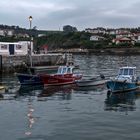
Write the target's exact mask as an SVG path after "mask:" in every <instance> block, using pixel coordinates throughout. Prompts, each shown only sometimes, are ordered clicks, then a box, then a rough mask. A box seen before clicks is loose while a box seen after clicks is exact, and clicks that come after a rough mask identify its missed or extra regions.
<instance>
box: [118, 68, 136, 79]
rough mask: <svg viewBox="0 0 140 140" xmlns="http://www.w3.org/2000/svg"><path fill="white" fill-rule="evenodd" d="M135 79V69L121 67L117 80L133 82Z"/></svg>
mask: <svg viewBox="0 0 140 140" xmlns="http://www.w3.org/2000/svg"><path fill="white" fill-rule="evenodd" d="M135 78H136V67H121V68H120V69H119V73H118V76H117V79H119V80H121V79H130V80H135Z"/></svg>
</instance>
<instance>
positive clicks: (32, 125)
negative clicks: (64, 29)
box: [0, 55, 140, 140]
mask: <svg viewBox="0 0 140 140" xmlns="http://www.w3.org/2000/svg"><path fill="white" fill-rule="evenodd" d="M74 60H75V63H76V64H77V65H79V67H80V71H81V72H82V73H83V74H84V75H85V76H86V77H94V76H95V75H99V74H104V75H105V77H111V76H114V75H115V74H117V71H118V68H119V67H120V66H136V67H137V74H138V75H140V63H139V62H140V56H109V55H105V56H103V55H102V56H96V55H75V56H74ZM1 82H2V83H3V84H4V85H6V86H7V87H8V90H7V91H6V93H5V94H4V96H3V98H1V99H0V140H112V139H113V140H139V139H140V133H139V129H140V121H139V118H140V98H139V97H140V96H139V95H140V93H138V92H137V93H136V92H130V93H126V94H121V95H120V94H119V95H112V96H110V97H107V89H106V87H105V86H98V87H92V88H78V87H76V86H75V85H69V86H63V87H62V86H61V87H53V88H45V89H44V88H43V87H41V86H40V87H39V86H38V87H29V86H28V87H20V86H19V84H18V80H17V79H16V77H15V76H3V77H2V79H1Z"/></svg>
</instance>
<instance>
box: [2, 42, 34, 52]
mask: <svg viewBox="0 0 140 140" xmlns="http://www.w3.org/2000/svg"><path fill="white" fill-rule="evenodd" d="M30 50H31V52H32V54H33V43H32V42H30V41H19V42H0V55H27V54H28V53H29V51H30Z"/></svg>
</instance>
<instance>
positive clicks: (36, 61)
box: [0, 53, 72, 73]
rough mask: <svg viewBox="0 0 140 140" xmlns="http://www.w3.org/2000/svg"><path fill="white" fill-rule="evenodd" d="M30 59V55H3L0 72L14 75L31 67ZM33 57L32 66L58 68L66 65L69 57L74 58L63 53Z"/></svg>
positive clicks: (0, 57) (0, 60)
mask: <svg viewBox="0 0 140 140" xmlns="http://www.w3.org/2000/svg"><path fill="white" fill-rule="evenodd" d="M29 57H30V56H29V55H1V56H0V72H1V73H14V72H20V71H21V70H24V68H25V67H27V66H30V58H29ZM31 57H32V66H56V65H61V64H66V63H67V62H68V61H69V60H70V59H69V57H72V56H71V54H63V53H47V54H33V55H32V56H31ZM71 59H72V58H71ZM71 61H72V60H71ZM69 62H70V61H69Z"/></svg>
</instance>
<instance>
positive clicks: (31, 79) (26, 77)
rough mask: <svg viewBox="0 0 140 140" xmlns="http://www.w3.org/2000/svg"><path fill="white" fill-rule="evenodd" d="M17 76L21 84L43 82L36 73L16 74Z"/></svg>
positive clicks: (40, 83) (39, 83) (38, 83)
mask: <svg viewBox="0 0 140 140" xmlns="http://www.w3.org/2000/svg"><path fill="white" fill-rule="evenodd" d="M17 78H18V80H19V82H20V84H21V85H42V84H43V82H42V80H41V78H40V77H39V76H38V75H30V74H20V73H19V74H17Z"/></svg>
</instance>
